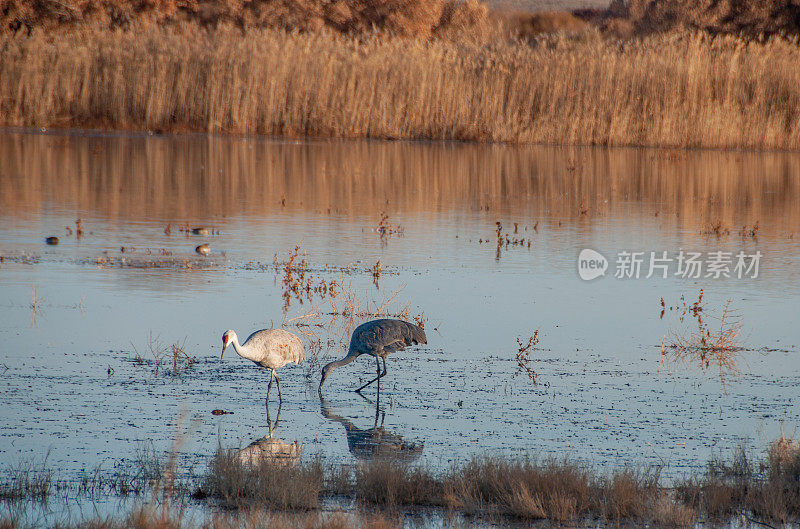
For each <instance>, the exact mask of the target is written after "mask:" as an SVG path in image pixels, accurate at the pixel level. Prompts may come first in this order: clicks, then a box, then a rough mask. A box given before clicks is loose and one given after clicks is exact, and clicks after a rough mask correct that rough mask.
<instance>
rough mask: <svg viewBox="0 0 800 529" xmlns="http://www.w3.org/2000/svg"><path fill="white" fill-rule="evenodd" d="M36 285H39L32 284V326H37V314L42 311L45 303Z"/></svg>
mask: <svg viewBox="0 0 800 529" xmlns="http://www.w3.org/2000/svg"><path fill="white" fill-rule="evenodd" d="M36 287H37V285H31V328H33V327H36V316H38V315H39V313H40V312H41V310H42V305H43V303H44V299H43V298H42V297H40V296H39V293H38V291H37V288H36Z"/></svg>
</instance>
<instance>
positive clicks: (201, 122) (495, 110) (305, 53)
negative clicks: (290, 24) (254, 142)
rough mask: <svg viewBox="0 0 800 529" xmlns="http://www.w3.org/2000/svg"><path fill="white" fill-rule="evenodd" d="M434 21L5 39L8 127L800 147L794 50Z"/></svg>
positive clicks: (1, 106)
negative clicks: (404, 26) (376, 27)
mask: <svg viewBox="0 0 800 529" xmlns="http://www.w3.org/2000/svg"><path fill="white" fill-rule="evenodd" d="M443 5H444V4H443ZM437 13H438V15H441V18H438V15H437V17H434V18H431V19H430V20H429V22H430V23H428V24H427V25H425V26H424V27H425V28H427V29H426V30H425V31H424V33H425V34H426V35H427V36H425V37H424V38H423V37H420V36H414V37H403V36H398V35H396V34H392V33H387V32H375V33H370V32H366V33H364V32H359V33H348V32H341V31H335V30H333V29H331V28H330V27H329V26H323V27H321V28H319V29H316V30H314V31H304V32H300V31H291V32H290V31H285V30H284V29H272V28H265V27H244V28H241V27H236V28H234V27H233V26H231V25H224V24H223V25H218V26H216V27H215V28H212V27H211V26H208V25H205V26H204V25H201V24H199V23H197V22H192V21H183V22H172V23H170V24H161V23H157V22H153V21H139V22H132V23H130V24H127V25H125V26H124V27H115V28H111V27H99V26H94V27H93V28H92V29H89V28H82V27H79V26H76V27H75V28H73V29H71V30H70V31H65V32H59V33H55V34H54V33H52V32H45V31H44V30H42V29H37V28H35V27H34V28H33V29H32V30H31V32H30V34H28V33H27V32H25V31H17V32H16V33H11V32H6V33H5V34H3V35H0V125H4V126H30V127H100V128H109V129H127V130H134V129H135V130H151V131H208V132H232V133H257V134H274V135H283V136H318V137H334V136H335V137H348V138H355V137H368V138H402V139H435V140H473V141H494V142H510V143H560V144H565V143H566V144H603V145H658V146H672V147H723V148H739V147H741V148H759V149H762V148H766V149H795V150H796V149H798V148H800V69H799V68H797V64H800V46H799V45H798V41H797V39H796V38H781V37H773V38H771V39H769V40H767V41H766V42H758V41H754V40H743V39H741V38H738V37H735V36H723V35H718V36H711V35H710V34H708V33H693V32H690V31H674V32H670V33H666V34H654V35H650V36H645V37H641V38H635V39H632V40H628V41H624V42H621V41H619V40H616V39H612V38H608V37H605V36H602V35H601V33H600V32H599V31H598V30H597V29H593V28H591V27H590V28H586V29H584V30H582V31H580V32H578V33H575V34H572V35H567V34H564V33H561V34H557V35H549V36H535V37H531V36H529V37H527V38H525V39H513V38H510V37H509V34H508V32H507V31H501V30H499V29H497V28H495V29H492V28H491V27H489V26H491V24H492V23H491V21H488V20H487V19H486V16H485V15H486V13H485V11H482V7H481V6H480V5H479V4H476V3H472V4H470V8H469V9H465V10H462V12H458V13H456V15H457V16H455V18H457V19H458V20H447V16H448V15H447V12H446V10H445V12H444V14H442V13H441V12H437ZM451 15H452V13H451ZM459 17H460V18H459ZM431 21H433V22H431ZM431 24H432V25H431ZM431 35H432V36H431Z"/></svg>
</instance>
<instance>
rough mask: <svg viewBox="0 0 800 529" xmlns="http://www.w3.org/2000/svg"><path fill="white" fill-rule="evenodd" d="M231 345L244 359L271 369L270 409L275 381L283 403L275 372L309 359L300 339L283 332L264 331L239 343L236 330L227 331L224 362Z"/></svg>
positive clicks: (224, 338)
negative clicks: (227, 349)
mask: <svg viewBox="0 0 800 529" xmlns="http://www.w3.org/2000/svg"><path fill="white" fill-rule="evenodd" d="M228 345H233V348H234V350H235V351H236V353H237V354H238V355H239V356H241V357H242V358H245V359H247V360H250V361H252V362H255V363H256V365H258V366H261V367H265V368H267V369H269V370H270V377H269V386H268V387H267V406H269V392H270V391H271V390H272V379H273V378H274V379H275V380H276V381H277V382H278V398H279V399H280V402H283V395H282V394H281V379H280V378H278V375H276V374H275V370H276V369H280V368H281V367H283V366H285V365H286V364H300V363H302V361H303V360H305V358H306V353H305V350H304V349H303V343H302V342H301V341H300V338H298V337H297V336H295V335H294V334H292V333H290V332H289V331H285V330H283V329H264V330H261V331H256V332H254V333H253V334H251V335H250V336H249V337H248V338H247V340H245V342H244V343H243V344H239V337H238V336H236V333H235V332H234V331H225V334H223V335H222V354H221V355H220V357H219V359H220V360H222V358H223V357H224V356H225V349H226V348H227V347H228Z"/></svg>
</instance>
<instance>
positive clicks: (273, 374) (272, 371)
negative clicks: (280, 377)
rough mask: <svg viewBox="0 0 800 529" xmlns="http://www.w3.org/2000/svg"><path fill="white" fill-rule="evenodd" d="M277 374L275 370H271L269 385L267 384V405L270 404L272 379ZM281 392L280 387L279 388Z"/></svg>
mask: <svg viewBox="0 0 800 529" xmlns="http://www.w3.org/2000/svg"><path fill="white" fill-rule="evenodd" d="M274 376H275V370H274V369H270V370H269V385H268V386H267V405H269V392H270V391H272V379H273V377H274ZM278 391H279V392H280V389H279V390H278Z"/></svg>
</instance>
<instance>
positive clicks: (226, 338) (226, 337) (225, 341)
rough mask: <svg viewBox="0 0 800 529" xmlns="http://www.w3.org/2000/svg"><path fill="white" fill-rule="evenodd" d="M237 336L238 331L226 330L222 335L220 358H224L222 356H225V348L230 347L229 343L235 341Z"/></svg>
mask: <svg viewBox="0 0 800 529" xmlns="http://www.w3.org/2000/svg"><path fill="white" fill-rule="evenodd" d="M235 337H236V333H235V332H233V331H225V334H223V335H222V354H221V355H219V359H220V360H222V357H224V356H225V349H227V348H228V345H229V344H230V343H231V341H233V339H234V338H235Z"/></svg>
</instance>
